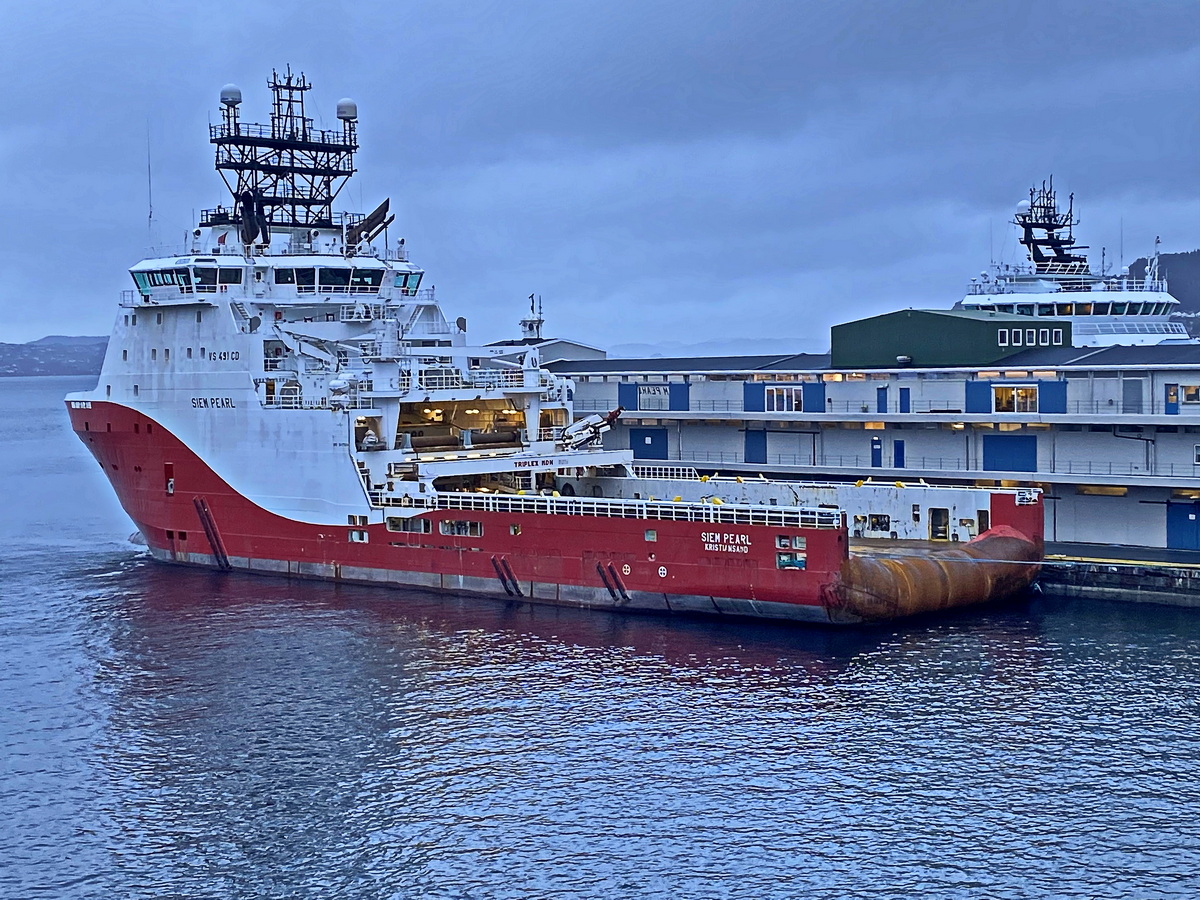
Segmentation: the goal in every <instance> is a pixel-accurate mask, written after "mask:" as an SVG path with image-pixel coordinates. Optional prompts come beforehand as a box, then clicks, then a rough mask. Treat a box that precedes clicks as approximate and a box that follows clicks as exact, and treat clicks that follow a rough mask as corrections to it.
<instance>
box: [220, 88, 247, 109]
mask: <svg viewBox="0 0 1200 900" xmlns="http://www.w3.org/2000/svg"><path fill="white" fill-rule="evenodd" d="M221 102H222V103H224V104H225V105H226V106H237V105H238V104H239V103H241V102H242V89H241V88H240V87H238V86H237V85H236V84H227V85H225V87H223V88H221Z"/></svg>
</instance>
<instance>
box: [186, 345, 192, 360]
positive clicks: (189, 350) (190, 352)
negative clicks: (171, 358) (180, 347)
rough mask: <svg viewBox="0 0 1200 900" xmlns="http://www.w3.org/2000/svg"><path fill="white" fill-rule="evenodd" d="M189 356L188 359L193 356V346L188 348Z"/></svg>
mask: <svg viewBox="0 0 1200 900" xmlns="http://www.w3.org/2000/svg"><path fill="white" fill-rule="evenodd" d="M187 358H188V359H191V358H192V348H191V347H188V348H187Z"/></svg>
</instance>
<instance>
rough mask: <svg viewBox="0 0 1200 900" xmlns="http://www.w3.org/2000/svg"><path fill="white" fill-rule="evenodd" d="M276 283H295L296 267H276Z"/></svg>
mask: <svg viewBox="0 0 1200 900" xmlns="http://www.w3.org/2000/svg"><path fill="white" fill-rule="evenodd" d="M275 283H276V284H295V283H296V270H295V269H276V270H275Z"/></svg>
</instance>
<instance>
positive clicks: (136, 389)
mask: <svg viewBox="0 0 1200 900" xmlns="http://www.w3.org/2000/svg"><path fill="white" fill-rule="evenodd" d="M137 395H138V386H137V385H136V384H135V385H134V386H133V396H135V397H136V396H137Z"/></svg>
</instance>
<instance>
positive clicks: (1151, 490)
mask: <svg viewBox="0 0 1200 900" xmlns="http://www.w3.org/2000/svg"><path fill="white" fill-rule="evenodd" d="M1075 299H1076V300H1077V299H1078V296H1076V298H1075ZM1039 312H1040V314H1038V313H1039ZM1074 324H1075V322H1074V321H1073V317H1071V316H1063V317H1052V316H1049V315H1047V314H1046V312H1045V311H1035V313H1034V315H1032V316H1031V315H1018V314H1015V313H1013V314H1010V313H1006V312H1000V311H997V310H994V309H978V308H959V309H954V310H902V311H899V312H894V313H889V314H886V315H882V316H875V317H872V318H869V319H864V320H861V321H857V322H850V323H846V324H844V325H839V326H835V327H834V328H833V330H832V335H831V352H830V353H829V354H827V355H811V354H809V355H805V354H799V355H791V356H733V357H704V358H681V359H665V358H651V359H597V358H592V359H569V360H565V359H564V360H559V361H556V362H552V363H550V364H549V366H548V367H549V368H550V369H552V370H553V371H554V372H555V373H556V374H559V375H565V376H569V377H570V378H571V379H572V380H573V381H574V383H575V388H574V390H575V410H576V415H586V414H588V413H590V412H594V411H602V410H610V409H612V408H614V407H616V406H618V405H619V406H621V407H623V408H624V413H623V415H622V417H621V419H620V420H619V422H618V423H617V425H616V427H614V428H613V429H612V430H611V431H610V432H609V433H608V434H607V435H606V436H605V445H606V447H609V448H613V449H629V450H632V452H633V456H634V458H635V459H636V460H644V461H650V460H654V461H658V462H659V463H662V464H666V465H679V466H690V467H694V468H696V469H697V470H699V471H701V472H716V471H719V472H724V473H731V474H732V473H736V474H741V475H758V474H762V475H768V476H771V477H794V478H798V479H809V480H811V479H813V478H814V477H818V478H828V479H835V480H852V481H853V480H860V479H867V478H870V479H874V480H876V481H885V482H892V481H898V480H905V481H915V480H917V479H926V480H928V481H930V482H934V481H937V482H942V483H956V484H974V485H978V486H992V485H1001V486H1024V485H1034V486H1038V487H1041V488H1042V489H1043V490H1044V491H1045V499H1046V504H1045V509H1046V513H1045V515H1046V538H1047V540H1051V541H1065V542H1089V543H1117V544H1130V545H1135V546H1148V547H1170V548H1177V549H1200V345H1198V344H1195V343H1191V342H1187V343H1184V342H1179V343H1157V344H1145V345H1132V346H1130V345H1112V346H1099V347H1097V346H1094V345H1093V346H1083V347H1077V346H1073V344H1074V343H1076V338H1075V336H1074V335H1073V333H1072V327H1073V325H1074ZM868 524H869V523H868ZM865 527H867V526H866V525H864V528H865ZM863 536H864V537H871V536H877V535H872V534H864V535H863ZM930 537H931V538H934V537H936V536H935V535H932V534H931V535H930Z"/></svg>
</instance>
